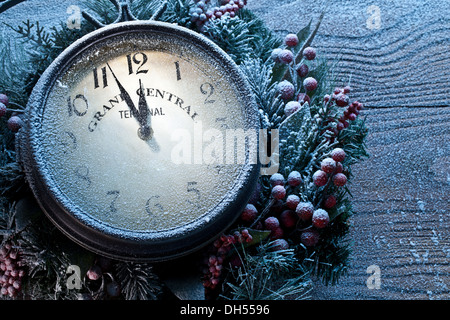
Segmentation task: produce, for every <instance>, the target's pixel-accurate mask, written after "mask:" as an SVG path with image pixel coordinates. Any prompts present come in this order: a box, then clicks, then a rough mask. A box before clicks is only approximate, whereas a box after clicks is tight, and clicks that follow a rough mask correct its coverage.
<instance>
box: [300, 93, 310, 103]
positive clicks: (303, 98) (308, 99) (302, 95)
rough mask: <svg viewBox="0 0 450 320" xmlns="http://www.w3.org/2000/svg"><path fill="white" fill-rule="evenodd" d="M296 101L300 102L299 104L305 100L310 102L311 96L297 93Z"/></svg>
mask: <svg viewBox="0 0 450 320" xmlns="http://www.w3.org/2000/svg"><path fill="white" fill-rule="evenodd" d="M297 101H298V102H300V104H303V103H305V102H307V103H311V98H310V97H309V96H308V95H307V94H306V93H299V94H298V96H297Z"/></svg>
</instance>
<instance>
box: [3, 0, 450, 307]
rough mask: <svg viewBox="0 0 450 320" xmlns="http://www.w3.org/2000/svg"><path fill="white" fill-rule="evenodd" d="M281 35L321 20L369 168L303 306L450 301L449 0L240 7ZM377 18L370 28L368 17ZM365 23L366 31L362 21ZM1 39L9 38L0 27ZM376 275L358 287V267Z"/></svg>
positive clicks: (52, 19) (25, 6) (361, 171)
mask: <svg viewBox="0 0 450 320" xmlns="http://www.w3.org/2000/svg"><path fill="white" fill-rule="evenodd" d="M248 3H249V4H248V7H249V8H250V9H252V10H254V12H255V13H257V14H258V15H259V16H260V17H262V18H263V19H264V20H265V21H266V23H267V24H268V25H269V26H270V27H272V28H273V29H275V30H278V31H279V32H280V33H287V32H297V31H298V30H300V29H301V28H302V27H303V26H305V25H306V24H307V23H308V22H309V21H310V19H312V21H313V24H315V22H316V21H317V18H318V17H319V15H320V13H321V12H322V11H325V12H326V14H325V17H324V20H323V22H322V24H321V27H320V29H319V32H318V35H317V37H316V38H315V40H314V42H313V46H315V47H316V48H317V49H318V52H319V54H320V55H322V56H325V57H326V58H328V59H329V60H330V62H331V63H332V62H335V61H339V63H338V65H337V66H336V68H335V74H336V76H337V77H338V78H339V79H341V81H342V83H343V84H344V83H347V82H349V81H350V84H351V86H352V88H353V93H352V95H351V98H352V99H358V100H359V101H361V102H363V103H364V104H365V105H366V106H367V108H366V110H365V111H364V112H363V115H364V116H367V123H368V127H369V129H370V135H369V138H368V141H367V146H368V151H369V152H370V154H371V157H370V159H368V160H366V161H364V162H362V163H360V164H358V165H356V166H354V173H355V177H354V178H353V180H352V185H351V191H352V193H353V195H354V207H355V211H356V212H357V214H356V215H355V216H353V217H352V219H351V222H352V225H353V227H352V232H351V237H352V238H353V241H354V249H353V254H352V262H351V266H350V269H349V272H348V276H347V277H344V278H342V280H341V282H340V283H339V284H338V285H336V286H332V287H331V286H328V287H325V286H323V285H321V284H320V283H318V284H317V287H316V289H315V290H314V292H313V293H312V297H313V299H318V300H320V299H352V300H353V299H391V300H393V299H421V300H423V299H445V300H449V299H450V264H449V262H450V239H449V235H450V221H449V208H450V200H449V193H450V192H449V191H450V188H449V185H450V170H449V168H450V166H449V164H450V160H449V159H450V149H449V142H450V129H449V128H450V92H449V89H450V67H449V64H450V36H449V35H450V18H449V17H450V1H448V0H444V1H435V0H375V1H357V0H327V1H325V0H322V1H311V0H308V1H303V0H298V1H294V0H249V1H248ZM72 4H74V5H80V6H81V7H82V5H81V4H80V1H78V0H59V1H57V0H47V1H39V0H28V1H26V2H24V3H21V4H19V5H18V6H17V7H15V8H13V9H11V10H9V11H7V12H6V13H3V14H1V15H0V21H2V22H7V23H10V24H13V25H15V24H18V23H20V21H22V20H25V19H31V20H39V21H41V24H42V25H45V26H51V25H53V24H56V23H59V21H64V20H65V19H66V18H67V17H68V14H67V13H66V9H67V7H68V6H69V5H72ZM371 5H375V6H377V7H378V8H379V10H380V16H379V17H380V24H379V28H374V27H378V26H377V25H374V24H373V21H374V20H372V19H371V18H372V16H373V13H372V11H368V7H369V6H371ZM368 21H369V23H368ZM0 35H1V36H2V37H3V36H7V35H8V31H7V28H5V27H4V25H3V24H2V25H0ZM372 265H376V266H378V267H379V268H380V270H381V287H380V289H369V288H368V287H367V285H366V281H367V279H368V277H369V276H370V274H368V273H366V270H367V268H368V267H369V266H372Z"/></svg>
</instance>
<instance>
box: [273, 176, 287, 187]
mask: <svg viewBox="0 0 450 320" xmlns="http://www.w3.org/2000/svg"><path fill="white" fill-rule="evenodd" d="M284 182H285V180H284V176H283V175H282V174H281V173H274V174H273V175H271V176H270V184H271V185H272V187H275V186H283V185H284Z"/></svg>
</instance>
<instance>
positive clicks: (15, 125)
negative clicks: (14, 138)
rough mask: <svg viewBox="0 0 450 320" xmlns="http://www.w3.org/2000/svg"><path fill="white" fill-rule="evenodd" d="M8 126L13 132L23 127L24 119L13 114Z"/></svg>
mask: <svg viewBox="0 0 450 320" xmlns="http://www.w3.org/2000/svg"><path fill="white" fill-rule="evenodd" d="M7 126H8V129H9V130H11V131H12V132H17V131H19V129H20V128H21V127H22V119H20V118H19V117H18V116H12V117H11V118H9V119H8V122H7Z"/></svg>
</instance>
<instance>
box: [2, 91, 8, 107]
mask: <svg viewBox="0 0 450 320" xmlns="http://www.w3.org/2000/svg"><path fill="white" fill-rule="evenodd" d="M0 103H3V104H4V105H5V106H6V107H7V106H8V105H9V99H8V96H7V95H6V94H3V93H0Z"/></svg>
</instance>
